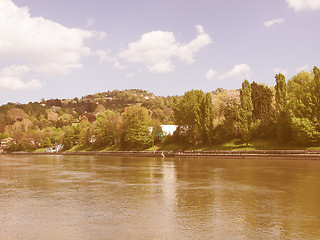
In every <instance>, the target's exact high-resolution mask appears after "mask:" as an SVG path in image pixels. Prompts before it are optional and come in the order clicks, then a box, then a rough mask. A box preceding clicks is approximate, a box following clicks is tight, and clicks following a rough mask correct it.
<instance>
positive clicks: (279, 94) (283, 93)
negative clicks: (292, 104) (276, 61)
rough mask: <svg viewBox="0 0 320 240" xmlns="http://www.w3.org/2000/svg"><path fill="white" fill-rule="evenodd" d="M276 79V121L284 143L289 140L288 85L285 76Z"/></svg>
mask: <svg viewBox="0 0 320 240" xmlns="http://www.w3.org/2000/svg"><path fill="white" fill-rule="evenodd" d="M275 79H276V86H275V89H276V94H275V98H276V119H277V136H278V140H279V141H280V143H284V142H285V141H286V140H288V138H289V136H288V135H289V121H288V113H287V83H286V79H285V77H284V76H283V74H281V73H279V74H277V75H276V76H275Z"/></svg>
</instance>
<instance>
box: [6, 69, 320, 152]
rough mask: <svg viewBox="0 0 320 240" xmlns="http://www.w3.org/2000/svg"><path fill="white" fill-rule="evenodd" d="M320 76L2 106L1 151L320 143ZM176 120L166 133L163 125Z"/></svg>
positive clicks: (306, 74)
mask: <svg viewBox="0 0 320 240" xmlns="http://www.w3.org/2000/svg"><path fill="white" fill-rule="evenodd" d="M319 121H320V75H319V69H318V68H317V67H314V68H313V70H312V71H311V72H310V73H309V72H305V71H302V72H300V73H298V74H297V75H295V76H294V77H292V78H291V79H289V80H288V81H286V80H285V77H284V75H282V74H281V73H279V74H277V75H276V76H275V86H273V87H268V86H266V85H264V84H258V83H255V82H252V83H251V84H250V83H249V82H248V81H247V80H245V81H244V82H243V83H242V88H241V89H238V90H225V89H217V90H215V91H213V92H209V93H204V92H203V91H201V90H191V91H188V92H186V93H185V94H184V95H183V96H174V97H169V96H168V97H159V96H155V95H154V94H152V93H148V92H147V91H143V90H137V89H133V90H125V91H117V90H114V91H112V92H104V93H97V94H94V95H88V96H85V97H82V98H80V99H78V98H74V99H62V100H59V99H51V100H44V99H43V100H42V101H41V102H39V103H38V102H35V103H29V104H13V103H8V104H6V105H3V106H0V139H5V138H8V137H11V138H12V139H13V141H12V142H11V144H9V149H7V150H24V151H25V150H35V149H37V148H46V147H49V146H52V145H55V144H62V145H63V149H64V150H69V149H72V150H81V149H83V150H96V149H97V150H103V149H109V150H110V149H114V150H116V149H125V150H129V149H138V150H142V149H147V148H150V147H152V146H164V145H169V144H175V145H177V146H179V147H181V148H188V147H191V146H195V145H200V146H212V145H216V144H221V143H224V142H228V141H230V140H233V139H240V140H241V141H243V142H244V143H246V144H249V143H250V141H252V140H253V139H264V140H273V141H277V142H278V143H279V144H282V145H285V144H288V143H290V144H297V145H310V146H311V145H314V144H318V143H319V141H320V122H319ZM172 124H175V125H177V126H178V127H177V130H176V131H175V133H174V134H173V136H164V135H165V134H164V133H163V132H162V128H161V125H172Z"/></svg>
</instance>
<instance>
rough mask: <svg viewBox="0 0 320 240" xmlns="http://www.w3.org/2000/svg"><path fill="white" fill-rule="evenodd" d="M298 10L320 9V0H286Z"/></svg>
mask: <svg viewBox="0 0 320 240" xmlns="http://www.w3.org/2000/svg"><path fill="white" fill-rule="evenodd" d="M286 2H287V3H288V5H289V7H291V8H293V9H294V10H295V11H296V12H298V11H302V10H320V0H286Z"/></svg>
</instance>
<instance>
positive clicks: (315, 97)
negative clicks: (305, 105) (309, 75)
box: [312, 67, 320, 130]
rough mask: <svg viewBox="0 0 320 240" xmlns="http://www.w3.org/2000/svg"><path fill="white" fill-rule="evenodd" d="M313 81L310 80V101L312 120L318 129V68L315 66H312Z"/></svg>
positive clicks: (319, 88) (319, 122)
mask: <svg viewBox="0 0 320 240" xmlns="http://www.w3.org/2000/svg"><path fill="white" fill-rule="evenodd" d="M312 71H313V82H312V96H313V98H312V102H313V113H314V115H313V117H314V121H315V122H316V124H317V126H318V130H320V129H319V128H320V70H319V68H317V67H314V68H313V70H312Z"/></svg>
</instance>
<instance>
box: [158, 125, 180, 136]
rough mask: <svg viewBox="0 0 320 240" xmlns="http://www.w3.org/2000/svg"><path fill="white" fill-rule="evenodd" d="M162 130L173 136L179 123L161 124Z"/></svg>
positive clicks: (166, 134)
mask: <svg viewBox="0 0 320 240" xmlns="http://www.w3.org/2000/svg"><path fill="white" fill-rule="evenodd" d="M160 127H161V129H162V132H163V134H164V135H165V136H172V135H173V133H174V132H175V131H176V130H177V128H178V125H160Z"/></svg>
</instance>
